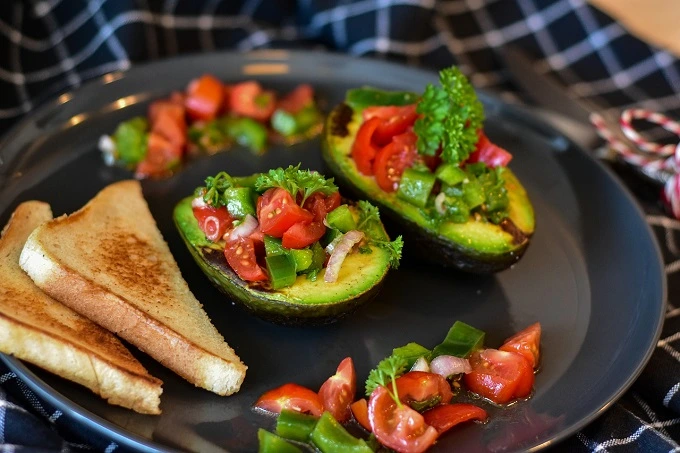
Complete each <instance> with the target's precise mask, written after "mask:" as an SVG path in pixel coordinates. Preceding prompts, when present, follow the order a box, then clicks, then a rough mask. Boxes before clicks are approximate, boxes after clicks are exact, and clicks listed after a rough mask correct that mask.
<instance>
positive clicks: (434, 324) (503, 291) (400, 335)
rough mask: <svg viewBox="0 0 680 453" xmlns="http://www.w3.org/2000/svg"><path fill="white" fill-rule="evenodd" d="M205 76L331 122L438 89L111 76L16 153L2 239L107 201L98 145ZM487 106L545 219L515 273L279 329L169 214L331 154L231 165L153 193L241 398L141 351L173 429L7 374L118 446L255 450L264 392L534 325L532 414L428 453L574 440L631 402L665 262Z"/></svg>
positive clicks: (429, 278)
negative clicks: (302, 106) (364, 105)
mask: <svg viewBox="0 0 680 453" xmlns="http://www.w3.org/2000/svg"><path fill="white" fill-rule="evenodd" d="M203 73H213V74H215V75H217V76H218V77H220V78H222V79H224V80H227V81H239V80H244V79H248V78H257V79H258V80H260V81H261V82H262V83H263V84H264V85H266V86H268V87H272V88H274V89H277V90H288V89H290V88H292V87H293V86H294V85H295V84H297V83H299V82H309V83H311V84H313V85H314V86H315V87H316V89H317V91H318V94H319V96H320V97H321V98H322V99H323V100H324V102H325V103H326V104H327V106H330V105H332V104H335V103H337V102H339V101H341V100H342V99H343V96H344V93H345V90H347V89H348V88H352V87H358V86H362V85H373V86H377V87H382V88H386V89H411V90H416V91H418V90H422V89H423V87H424V86H425V84H426V83H428V82H431V81H434V80H436V74H434V73H430V72H424V71H420V70H415V69H410V68H406V67H402V66H397V65H392V64H388V63H384V62H378V61H370V60H361V59H352V58H348V57H344V56H337V55H328V54H321V53H292V52H283V51H274V52H262V53H254V54H247V55H238V54H230V53H219V54H210V55H201V56H191V57H185V58H179V59H174V60H169V61H164V62H159V63H154V64H151V65H147V66H140V67H138V68H134V69H133V70H131V71H129V72H127V73H124V74H114V75H109V76H106V77H104V78H102V79H100V80H97V81H95V82H92V83H90V84H88V85H86V86H84V87H83V88H82V89H79V90H78V91H76V92H74V93H72V94H65V95H62V96H61V97H59V98H58V99H56V100H54V101H52V102H50V103H48V104H47V105H45V106H43V107H42V108H41V109H39V110H37V111H36V112H35V113H34V114H32V115H30V116H29V117H28V118H27V119H26V120H25V121H23V122H22V123H20V124H19V125H18V126H17V127H15V128H14V129H13V130H12V131H11V132H10V133H9V134H8V135H7V136H6V137H5V139H4V141H3V142H2V145H1V147H0V157H1V158H2V163H1V165H0V172H1V175H0V212H1V213H2V218H1V219H0V220H2V222H3V223H4V222H6V221H7V219H8V216H9V213H10V212H11V210H12V209H13V208H14V207H15V206H16V205H17V204H18V203H19V202H21V201H25V200H28V199H40V200H45V201H47V202H49V203H51V204H52V207H53V210H54V212H55V214H56V215H59V214H62V213H69V212H72V211H74V210H76V209H78V208H79V207H80V206H82V205H83V204H84V203H86V202H87V201H88V200H89V199H90V198H91V197H92V196H94V195H95V193H97V191H99V190H100V189H101V188H103V187H104V186H105V185H107V184H109V183H111V182H114V181H116V180H120V179H124V178H129V177H130V174H129V173H127V172H125V171H122V170H117V169H112V168H108V167H106V166H105V165H104V164H103V162H102V159H101V157H100V155H99V152H98V151H97V149H96V147H97V139H98V138H99V136H100V135H101V134H103V133H110V132H112V131H113V130H114V128H115V127H116V125H117V123H118V122H120V121H121V120H124V119H126V118H129V117H131V116H133V115H139V114H143V113H144V112H145V108H146V105H147V104H148V101H149V100H150V99H155V98H158V97H162V96H165V95H167V94H168V93H170V92H171V91H172V90H177V89H182V88H183V87H185V86H186V84H187V82H188V81H189V80H190V79H192V78H194V77H196V76H198V75H200V74H203ZM483 98H484V101H485V104H486V112H487V116H488V120H487V122H486V130H487V133H488V135H489V136H490V137H491V139H492V140H493V141H496V142H498V143H499V144H500V145H502V146H503V147H505V148H507V149H508V150H510V151H511V152H512V153H513V154H514V160H513V161H512V163H511V167H512V169H513V170H514V171H515V172H516V174H517V175H518V176H519V177H520V179H521V180H522V182H523V183H524V185H525V186H526V188H527V190H528V192H529V195H530V197H531V199H532V200H533V203H534V206H535V209H536V218H537V230H536V234H535V236H534V237H533V239H532V242H531V245H530V247H529V250H528V251H527V253H526V255H525V256H524V258H523V259H522V260H521V261H520V262H519V263H518V264H516V265H515V266H513V268H511V269H509V270H507V271H505V272H502V273H500V274H497V275H495V276H472V275H466V274H461V273H458V272H455V271H451V270H444V269H438V268H436V267H431V266H429V265H427V264H423V263H419V262H416V261H406V262H404V263H403V264H402V267H401V268H400V269H399V270H398V271H397V272H392V273H391V275H390V276H389V277H388V279H387V281H386V283H385V286H384V289H383V290H382V292H381V293H380V294H379V296H378V297H377V299H376V300H375V301H373V302H372V303H370V304H368V305H366V306H364V307H362V308H361V309H360V310H359V311H358V312H357V313H356V314H354V315H353V316H352V317H350V318H349V319H347V320H346V321H344V322H341V323H339V324H335V325H330V326H326V327H321V328H290V327H280V326H276V325H272V324H268V323H266V322H264V321H261V320H259V319H257V318H254V317H252V316H250V315H248V314H246V313H244V312H243V311H242V310H241V309H239V308H238V307H236V306H234V305H233V304H232V303H230V302H229V301H228V300H225V299H224V298H223V297H222V296H221V295H220V293H219V292H218V291H217V290H215V289H214V288H213V287H212V285H211V284H210V283H209V282H208V280H207V278H205V277H204V275H203V274H202V273H201V271H200V270H199V269H198V267H197V266H196V265H195V263H194V262H193V261H192V259H191V257H190V255H189V252H188V251H187V250H186V249H185V247H184V245H183V244H182V241H181V239H180V237H179V236H178V233H177V232H176V231H175V229H174V226H173V223H172V220H171V211H172V208H173V206H174V204H175V202H177V201H178V200H179V199H180V198H182V197H184V196H186V195H187V194H189V193H191V192H192V190H193V189H194V188H195V187H196V186H197V185H200V184H201V182H202V181H203V179H204V178H205V177H206V176H208V175H211V174H215V173H217V172H218V171H220V170H227V171H228V172H230V173H232V174H250V173H252V172H256V171H263V170H267V169H269V168H271V167H277V166H280V165H287V164H291V163H298V162H302V164H303V166H304V167H309V168H314V169H321V158H320V153H319V143H318V141H313V142H309V143H304V144H301V145H296V146H293V147H291V148H288V149H284V148H275V149H272V150H271V151H270V152H268V153H267V154H266V155H264V156H262V157H255V156H253V155H251V154H250V153H249V152H248V151H246V150H235V151H233V152H228V153H223V154H220V155H217V156H214V157H212V158H207V159H203V160H198V161H195V162H194V163H192V164H191V165H190V166H189V167H188V168H186V169H185V170H184V171H182V172H181V173H180V174H178V175H177V176H175V177H174V178H172V179H169V180H165V181H144V183H143V188H144V195H145V197H146V199H147V200H148V202H149V205H150V207H151V211H152V212H153V215H154V217H155V219H156V221H157V222H158V225H159V227H160V229H161V231H162V233H163V235H164V236H165V238H166V240H167V241H168V243H169V244H170V248H171V250H172V252H173V254H174V255H175V258H176V259H177V262H178V263H179V265H180V268H181V269H182V273H183V275H184V277H185V278H186V280H187V282H188V283H189V286H190V287H191V290H192V291H193V292H194V293H195V294H196V296H197V297H198V299H199V300H201V301H202V302H203V303H204V305H205V309H206V311H207V312H208V314H209V315H210V317H211V318H212V320H213V322H214V323H215V325H216V326H217V328H218V329H219V330H220V332H222V334H223V335H224V337H225V338H226V340H227V341H228V342H229V344H230V345H231V346H232V347H233V348H234V349H235V350H236V352H237V353H238V354H239V356H240V357H241V359H242V360H243V361H244V362H245V363H246V364H247V365H248V366H249V369H248V374H247V377H246V380H245V383H244V385H243V387H242V389H241V391H240V392H239V393H238V394H236V395H234V396H231V397H220V396H217V395H214V394H212V393H209V392H207V391H204V390H200V389H197V388H194V387H193V386H192V385H190V384H188V383H187V382H185V381H183V380H182V379H181V378H179V377H177V376H176V375H174V374H173V373H172V372H170V371H168V370H167V369H165V368H163V367H162V366H160V365H158V364H157V363H155V362H154V361H153V360H150V359H149V358H148V357H147V356H145V355H144V354H141V353H139V352H138V351H136V350H134V348H132V349H133V353H134V354H135V355H136V356H138V357H139V359H140V360H141V361H142V363H143V364H144V365H145V366H146V367H147V368H148V369H149V370H150V372H151V373H152V374H154V375H155V376H158V377H159V378H161V379H162V380H163V381H164V382H165V385H164V393H163V396H162V404H161V408H162V410H163V414H162V415H161V416H143V415H138V414H135V413H133V412H131V411H128V410H125V409H121V408H117V407H114V406H109V405H107V404H106V403H104V402H103V401H101V400H100V399H99V398H97V397H95V396H94V395H93V394H91V393H90V392H89V391H87V390H84V389H82V388H80V387H78V386H76V385H74V384H71V383H69V382H66V381H64V380H62V379H59V378H56V377H54V376H52V375H50V374H47V373H44V372H42V371H40V370H37V369H35V368H33V367H26V366H24V365H23V364H22V363H20V362H18V361H16V360H14V359H12V358H9V357H5V356H3V357H2V360H3V361H4V362H5V363H7V364H8V365H9V366H10V367H11V368H12V369H13V370H14V371H16V372H17V373H18V374H19V375H20V376H21V377H22V378H23V379H25V380H26V381H27V383H28V385H29V386H30V387H31V388H33V389H34V390H35V391H37V392H38V393H39V394H40V395H41V396H42V397H44V398H46V399H47V400H48V401H50V402H51V403H52V404H54V405H55V406H56V407H58V408H59V409H61V410H62V411H63V412H64V413H65V414H67V415H68V416H70V417H72V418H73V419H74V421H75V423H80V424H83V425H87V426H89V427H91V428H93V429H95V430H98V431H101V432H104V433H106V434H108V435H110V436H112V437H113V438H114V439H115V440H116V442H118V443H119V444H120V445H124V446H129V447H133V448H139V449H171V448H176V449H185V450H195V451H220V450H227V451H232V452H238V451H254V450H255V449H256V446H257V439H256V431H257V428H258V427H261V426H263V427H267V428H271V427H272V426H273V421H272V420H271V419H269V418H267V417H264V416H262V415H260V414H257V413H254V412H253V411H251V409H250V407H251V405H252V404H253V402H254V401H255V400H256V398H257V397H258V396H259V395H260V394H261V393H262V392H264V391H265V390H268V389H270V388H273V387H275V386H278V385H280V384H283V383H286V382H297V383H299V384H302V385H305V386H308V387H310V388H313V389H317V388H318V387H319V386H320V385H321V383H322V382H323V381H324V380H325V379H326V378H327V377H328V376H330V375H331V374H333V372H334V371H335V367H336V366H337V365H338V363H339V362H340V360H341V359H343V358H344V357H346V356H351V357H353V359H354V361H355V364H356V368H357V374H358V377H359V387H360V388H361V387H362V385H361V384H362V383H363V380H364V379H365V378H366V375H367V373H368V371H369V370H370V369H371V368H372V367H373V366H374V365H375V364H376V363H377V362H378V361H379V360H381V359H382V358H384V357H385V356H386V355H388V354H389V352H390V351H391V350H392V348H394V347H396V346H401V345H403V344H405V343H407V342H409V341H416V342H418V343H421V344H423V345H426V346H433V345H435V344H437V343H438V342H439V341H440V340H441V339H442V338H443V336H444V335H445V334H446V332H447V330H448V328H449V327H450V326H451V324H453V322H454V321H455V320H462V321H465V322H467V323H469V324H472V325H474V326H476V327H478V328H480V329H483V330H485V331H486V332H488V335H487V339H488V341H487V342H488V344H489V345H499V344H500V343H501V342H502V340H503V339H504V338H506V337H507V336H509V335H510V334H512V333H513V332H515V331H517V330H519V329H521V328H523V327H525V326H527V325H529V324H531V323H534V322H536V321H540V322H541V324H542V326H543V332H544V335H543V341H542V347H543V360H542V366H541V372H540V373H539V374H538V376H537V379H536V390H535V394H534V396H533V398H532V399H531V400H529V401H528V402H522V403H519V404H516V405H514V406H512V407H510V408H507V409H505V410H492V412H493V414H492V417H491V421H490V422H489V423H488V424H485V425H480V424H474V423H473V424H469V425H468V426H461V427H460V428H456V429H455V430H454V431H453V432H451V433H448V434H446V435H445V436H443V437H442V438H441V440H440V441H439V442H438V443H437V445H436V447H435V448H434V450H435V451H451V449H452V448H454V447H456V448H459V449H460V450H459V451H466V450H470V451H515V450H525V449H535V448H540V447H545V446H548V445H550V444H553V443H554V442H556V441H558V440H560V439H563V438H564V437H565V436H567V435H569V434H572V433H574V432H575V431H577V430H578V429H579V428H580V427H582V426H584V425H585V424H587V423H588V422H590V421H591V420H593V419H594V418H595V417H597V416H598V415H599V414H600V413H602V411H604V410H605V409H606V408H607V407H608V406H609V405H610V404H611V403H612V402H613V401H614V400H615V399H616V398H617V397H619V396H620V395H621V394H622V392H624V390H625V389H626V388H627V387H628V386H629V385H630V384H631V383H632V381H633V380H634V379H635V377H636V376H637V375H638V374H639V372H640V371H641V369H642V367H643V366H644V364H645V363H646V361H647V359H648V358H649V356H650V354H651V352H652V349H653V347H654V345H655V342H656V340H657V338H658V336H659V332H660V326H661V323H662V318H663V308H664V307H663V306H664V300H665V286H664V285H665V283H664V282H665V279H664V275H663V269H662V264H661V260H660V254H659V250H658V248H657V245H656V243H655V241H654V239H653V237H652V234H651V232H650V229H649V228H648V226H647V224H646V223H645V221H644V219H643V216H642V213H641V211H640V209H639V208H638V207H637V206H636V204H635V202H634V201H633V199H632V198H631V196H630V195H629V194H628V192H627V191H626V190H625V189H624V188H623V187H622V186H621V185H620V184H619V183H618V182H617V181H616V180H615V179H614V178H613V177H612V175H611V174H610V173H609V172H608V171H606V170H605V169H604V168H603V167H602V166H601V165H600V164H598V163H596V162H595V161H593V160H592V159H591V158H590V157H588V156H587V155H586V153H585V152H583V151H581V150H579V149H576V148H575V147H574V146H573V145H572V144H570V143H569V142H568V141H566V140H565V139H563V138H562V137H561V136H560V135H559V134H557V133H556V132H555V131H553V130H551V129H550V128H548V127H547V126H545V125H544V124H543V123H542V122H541V121H540V120H538V119H536V118H533V117H532V116H531V115H529V114H527V113H524V112H521V111H518V110H516V109H513V108H510V107H508V106H506V105H504V104H503V103H502V102H500V101H499V100H497V99H494V98H492V97H489V96H484V97H483ZM121 202H124V201H123V200H121ZM83 247H87V244H83ZM406 247H408V244H406Z"/></svg>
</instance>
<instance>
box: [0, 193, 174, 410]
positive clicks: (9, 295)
mask: <svg viewBox="0 0 680 453" xmlns="http://www.w3.org/2000/svg"><path fill="white" fill-rule="evenodd" d="M51 219H52V212H51V210H50V207H49V205H47V204H46V203H42V202H39V201H28V202H25V203H22V204H20V205H19V206H18V207H17V209H16V210H15V211H14V213H13V214H12V217H11V219H10V221H9V223H8V224H7V226H6V227H5V229H4V231H3V235H2V238H0V275H2V277H3V284H2V286H0V351H2V352H4V353H6V354H12V355H14V356H16V357H17V358H19V359H21V360H25V361H27V362H30V363H33V364H35V365H37V366H39V367H41V368H44V369H46V370H48V371H50V372H52V373H54V374H57V375H59V376H62V377H64V378H66V379H69V380H71V381H74V382H77V383H78V384H81V385H84V386H85V387H87V388H89V389H90V390H92V391H93V392H94V393H96V394H98V395H100V396H101V397H102V398H104V399H106V400H108V402H109V403H111V404H117V405H120V406H123V407H127V408H130V409H133V410H135V411H137V412H141V413H146V414H160V412H161V411H160V408H159V404H160V395H161V392H162V389H161V384H162V382H161V381H160V380H159V379H156V378H155V377H153V376H151V375H150V374H149V373H148V372H147V371H146V369H144V367H143V366H142V364H141V363H139V362H138V361H137V360H136V359H135V358H134V357H133V356H132V354H130V351H128V350H127V349H126V348H125V346H123V344H122V343H121V342H120V340H118V339H117V338H116V337H115V336H114V335H113V334H112V333H110V332H109V331H107V330H105V329H103V328H101V327H100V326H98V325H96V324H95V323H93V322H92V321H90V320H89V319H87V318H85V317H83V316H81V315H79V314H77V313H76V312H74V311H73V310H71V309H70V308H68V307H66V306H64V305H62V304H61V303H59V302H57V301H56V300H54V299H52V298H51V297H50V296H48V295H47V294H45V293H43V292H42V291H41V290H40V289H39V288H38V287H37V286H35V284H34V283H33V281H32V280H31V279H30V277H28V275H26V274H25V273H24V271H22V270H21V268H20V267H19V255H20V253H21V250H22V248H23V246H24V243H25V242H26V238H28V236H29V234H30V233H31V232H32V231H33V230H34V229H35V228H36V227H37V226H38V225H40V224H42V223H44V222H47V221H49V220H51Z"/></svg>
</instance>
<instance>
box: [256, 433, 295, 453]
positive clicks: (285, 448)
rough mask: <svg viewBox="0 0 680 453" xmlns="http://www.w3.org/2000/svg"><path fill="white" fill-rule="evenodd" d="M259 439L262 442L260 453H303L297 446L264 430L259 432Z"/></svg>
mask: <svg viewBox="0 0 680 453" xmlns="http://www.w3.org/2000/svg"><path fill="white" fill-rule="evenodd" d="M257 439H258V440H259V441H260V447H259V449H258V452H259V453H302V450H301V449H299V448H298V447H296V446H295V445H292V444H290V443H288V442H286V441H285V440H283V439H282V438H280V437H279V436H277V435H276V434H272V433H270V432H269V431H266V430H264V429H262V428H260V429H258V430H257Z"/></svg>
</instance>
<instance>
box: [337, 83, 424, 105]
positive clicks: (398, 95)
mask: <svg viewBox="0 0 680 453" xmlns="http://www.w3.org/2000/svg"><path fill="white" fill-rule="evenodd" d="M419 98H420V96H419V95H418V94H416V93H410V92H407V91H383V90H377V89H375V88H370V87H364V88H354V89H352V90H349V91H347V95H346V96H345V103H346V104H347V105H349V106H350V107H352V109H354V110H361V109H364V108H366V107H370V106H373V105H409V104H415V103H416V102H418V99H419Z"/></svg>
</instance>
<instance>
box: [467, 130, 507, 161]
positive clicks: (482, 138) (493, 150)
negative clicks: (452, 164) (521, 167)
mask: <svg viewBox="0 0 680 453" xmlns="http://www.w3.org/2000/svg"><path fill="white" fill-rule="evenodd" d="M511 160H512V154H510V153H509V152H507V151H506V150H504V149H503V148H501V147H500V146H498V145H496V144H495V143H491V141H490V140H489V138H488V137H487V136H486V134H484V132H483V131H481V130H480V131H479V140H478V141H477V146H476V148H475V151H474V152H473V153H472V154H470V157H468V159H467V162H469V163H474V162H484V163H485V164H486V165H488V166H489V167H506V166H507V165H508V164H509V163H510V161H511Z"/></svg>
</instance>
